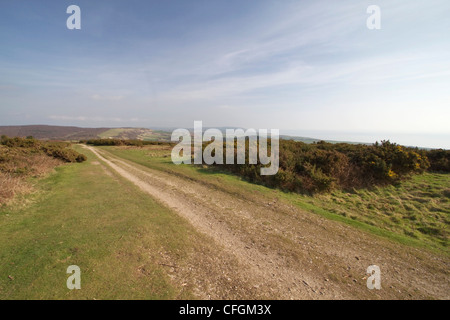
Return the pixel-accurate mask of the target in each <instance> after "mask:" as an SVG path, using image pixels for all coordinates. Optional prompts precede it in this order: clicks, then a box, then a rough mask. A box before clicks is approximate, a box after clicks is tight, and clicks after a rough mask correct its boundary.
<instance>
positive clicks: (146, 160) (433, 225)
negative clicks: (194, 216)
mask: <svg viewBox="0 0 450 320" xmlns="http://www.w3.org/2000/svg"><path fill="white" fill-rule="evenodd" d="M102 148H105V150H107V151H109V152H111V153H113V154H115V155H118V156H120V157H123V158H125V159H128V160H131V161H134V162H136V163H139V164H142V165H144V166H147V167H150V168H153V169H158V170H163V171H168V172H176V173H177V174H180V175H185V176H188V177H189V178H191V179H195V180H201V181H203V182H204V183H207V184H210V185H212V186H214V187H216V188H221V189H225V190H227V191H228V192H230V193H234V194H240V193H241V194H242V193H247V194H251V193H252V192H259V193H262V194H264V195H265V196H266V197H267V198H268V199H271V198H272V199H276V198H283V199H285V200H286V201H288V202H290V203H291V204H293V205H296V206H298V207H301V208H303V209H305V210H308V211H311V212H314V213H317V214H320V215H322V216H324V217H326V218H328V219H332V220H336V221H339V222H342V223H346V224H348V225H352V226H354V227H357V228H359V229H362V230H365V231H368V232H371V233H373V234H376V235H378V236H382V237H385V238H388V239H391V240H393V241H396V242H400V243H403V244H406V245H410V246H416V247H424V248H429V249H432V250H434V251H439V252H445V253H446V254H448V253H449V251H448V225H449V223H450V218H449V214H450V179H449V176H448V174H436V173H424V174H422V175H415V176H413V177H412V179H410V180H406V181H404V182H403V183H401V184H399V185H398V186H387V187H376V188H374V189H372V190H367V189H361V190H354V191H353V192H352V193H348V192H342V191H334V192H333V193H331V194H327V195H316V196H314V197H311V196H306V195H299V194H295V193H285V192H282V191H279V190H274V189H270V188H266V187H264V186H260V185H255V184H251V183H248V182H246V181H243V180H242V179H240V178H239V177H236V176H233V175H230V174H228V173H226V172H221V171H217V170H216V169H212V168H206V167H204V166H202V167H200V166H189V165H180V166H175V165H174V164H173V163H172V162H171V158H170V148H168V147H163V146H146V147H145V148H128V147H102ZM268 201H270V200H268Z"/></svg>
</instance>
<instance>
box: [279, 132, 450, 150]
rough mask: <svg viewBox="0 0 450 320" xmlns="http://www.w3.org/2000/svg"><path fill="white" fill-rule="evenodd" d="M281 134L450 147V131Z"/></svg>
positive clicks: (322, 138) (422, 146)
mask: <svg viewBox="0 0 450 320" xmlns="http://www.w3.org/2000/svg"><path fill="white" fill-rule="evenodd" d="M280 134H281V135H289V136H298V137H307V138H315V139H321V140H335V141H346V142H361V143H375V142H376V141H378V142H380V141H381V140H389V141H391V142H395V143H397V144H401V145H404V146H411V147H419V148H442V149H450V133H443V134H429V133H424V134H419V133H386V132H384V133H375V132H343V131H319V130H280Z"/></svg>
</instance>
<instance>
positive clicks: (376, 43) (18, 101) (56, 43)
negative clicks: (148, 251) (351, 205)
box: [0, 0, 450, 149]
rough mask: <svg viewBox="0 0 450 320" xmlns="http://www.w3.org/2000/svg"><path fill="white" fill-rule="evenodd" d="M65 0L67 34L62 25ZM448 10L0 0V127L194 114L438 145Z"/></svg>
mask: <svg viewBox="0 0 450 320" xmlns="http://www.w3.org/2000/svg"><path fill="white" fill-rule="evenodd" d="M73 4H74V5H78V6H79V7H80V9H81V29H80V30H69V29H68V28H67V26H66V21H67V19H68V18H69V16H70V14H68V13H66V10H67V7H68V6H69V5H73ZM369 5H377V6H379V8H380V10H381V29H379V30H377V29H375V30H370V29H368V28H367V25H366V20H367V19H368V18H369V17H370V14H369V13H367V8H368V6H369ZM449 12H450V1H448V0H427V1H419V0H396V1H392V0H370V1H366V0H358V1H356V0H339V1H335V0H328V1H322V0H318V1H317V0H316V1H303V0H297V1H293V0H246V1H242V0H239V1H237V0H226V1H225V0H220V1H218V0H178V1H173V0H165V1H133V0H128V1H111V0H109V1H104V0H95V1H92V0H89V1H84V0H83V1H82V0H71V1H65V0H59V1H36V0H21V1H16V0H1V1H0V125H25V124H50V125H74V126H80V127H122V126H131V127H176V128H191V127H193V124H194V121H195V120H201V121H203V125H204V126H206V127H224V126H236V127H244V128H255V129H264V128H265V129H280V130H281V132H282V133H286V134H294V135H303V136H311V137H314V138H321V139H334V140H349V141H361V142H375V141H380V140H383V139H389V140H391V142H397V143H400V144H405V145H412V146H421V147H435V148H438V147H441V148H447V149H450V125H449V124H450V89H449V88H450V19H449V17H448V13H449Z"/></svg>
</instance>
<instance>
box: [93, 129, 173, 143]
mask: <svg viewBox="0 0 450 320" xmlns="http://www.w3.org/2000/svg"><path fill="white" fill-rule="evenodd" d="M98 136H99V137H100V138H102V139H109V138H116V139H139V140H144V141H170V136H171V134H170V132H165V131H158V130H151V129H138V128H115V129H109V130H107V131H105V132H102V133H100V134H99V135H98Z"/></svg>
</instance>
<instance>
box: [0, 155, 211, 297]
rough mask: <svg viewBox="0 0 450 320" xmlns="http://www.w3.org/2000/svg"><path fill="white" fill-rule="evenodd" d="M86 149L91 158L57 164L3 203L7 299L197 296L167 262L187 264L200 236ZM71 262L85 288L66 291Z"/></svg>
mask: <svg viewBox="0 0 450 320" xmlns="http://www.w3.org/2000/svg"><path fill="white" fill-rule="evenodd" d="M82 151H83V152H84V153H85V154H86V155H88V157H89V160H88V161H87V162H85V163H81V164H70V165H63V166H60V167H58V168H57V169H56V172H54V173H52V174H50V175H49V176H48V177H46V178H45V179H43V180H40V181H36V182H35V192H34V193H33V194H29V195H27V196H23V197H21V198H20V199H19V198H18V199H16V201H15V204H12V205H9V206H4V207H2V208H0V261H1V263H0V299H100V298H101V299H115V298H119V297H120V298H121V299H175V298H177V299H182V298H191V297H192V293H191V292H190V291H189V287H181V286H180V285H174V284H173V281H170V277H169V273H168V272H167V266H166V265H168V264H182V263H183V261H184V259H186V257H187V255H188V254H189V252H190V250H191V249H192V248H193V246H195V244H196V243H200V242H202V241H203V240H202V239H201V237H200V236H199V235H198V234H197V233H195V232H194V231H193V229H192V228H191V227H190V226H189V224H187V223H186V222H185V221H184V220H183V219H180V218H179V217H178V216H176V215H175V214H174V213H172V212H171V211H169V210H168V209H166V208H164V207H162V206H161V205H159V204H158V203H156V202H155V201H153V200H152V199H151V198H150V197H148V196H146V195H145V194H143V193H141V192H139V191H138V189H137V188H136V187H135V186H134V185H132V184H131V183H129V182H127V181H124V180H122V179H120V177H117V176H115V175H114V174H112V173H108V172H107V171H105V167H103V166H102V165H101V164H100V163H99V162H96V161H94V162H93V160H92V159H94V160H95V157H93V156H92V154H91V153H90V152H89V151H87V150H82ZM19 204H20V205H19ZM124 204H127V205H126V207H124ZM167 261H170V262H167ZM69 265H78V266H79V267H80V268H81V287H82V289H83V290H68V289H67V287H66V280H67V277H68V276H69V275H68V274H66V269H67V267H68V266H69Z"/></svg>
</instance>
